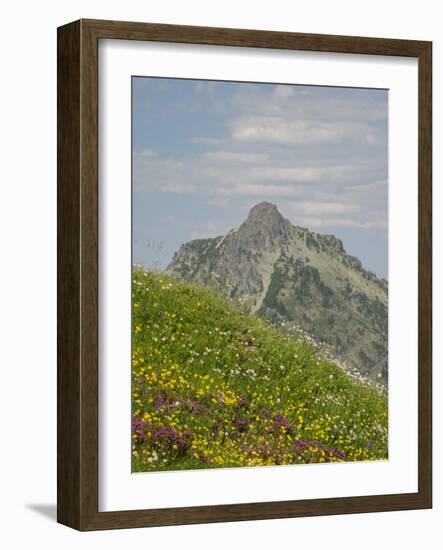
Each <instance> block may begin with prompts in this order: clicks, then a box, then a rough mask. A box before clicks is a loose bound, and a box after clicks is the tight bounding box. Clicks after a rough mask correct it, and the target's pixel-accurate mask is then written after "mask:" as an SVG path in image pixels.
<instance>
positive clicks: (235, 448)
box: [132, 268, 388, 472]
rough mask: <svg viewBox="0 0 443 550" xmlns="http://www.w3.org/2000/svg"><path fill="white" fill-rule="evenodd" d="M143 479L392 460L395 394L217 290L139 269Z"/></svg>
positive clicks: (138, 413) (135, 365)
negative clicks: (166, 473)
mask: <svg viewBox="0 0 443 550" xmlns="http://www.w3.org/2000/svg"><path fill="white" fill-rule="evenodd" d="M132 315H133V318H132V415H133V417H132V469H133V471H134V472H144V471H159V470H185V469H196V468H227V467H239V466H273V465H279V464H306V463H328V462H346V461H364V460H386V459H387V453H388V404H387V393H386V390H384V389H383V388H380V387H378V386H376V385H373V386H371V385H370V384H369V385H368V384H362V383H360V382H359V381H358V380H355V379H353V378H352V377H350V376H349V375H348V374H347V373H346V372H345V371H343V370H342V369H340V368H339V367H338V366H337V365H336V364H334V363H333V362H331V361H329V360H328V359H326V358H323V357H322V356H321V355H319V353H318V350H316V349H315V347H314V346H312V345H311V344H310V343H309V342H307V341H306V340H304V339H302V338H300V339H297V337H295V336H292V335H288V334H285V333H283V332H282V331H280V330H278V329H276V328H273V327H272V326H271V325H270V324H268V323H267V322H265V321H263V320H261V319H259V318H257V317H255V316H253V315H247V314H245V313H242V312H241V311H240V310H238V309H237V308H236V307H235V305H234V304H233V303H231V302H230V301H229V300H227V299H225V298H222V297H220V296H218V295H217V294H216V293H215V292H214V291H212V290H209V289H206V288H202V287H199V286H197V285H194V284H190V283H185V282H183V281H179V280H177V279H174V278H170V277H168V276H167V275H165V274H163V273H159V272H153V271H146V270H144V269H141V268H137V269H135V270H134V272H133V281H132Z"/></svg>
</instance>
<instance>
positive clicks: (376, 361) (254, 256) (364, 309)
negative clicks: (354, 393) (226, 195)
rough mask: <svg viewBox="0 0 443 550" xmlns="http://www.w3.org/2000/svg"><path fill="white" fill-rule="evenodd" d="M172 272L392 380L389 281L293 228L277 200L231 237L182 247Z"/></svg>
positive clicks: (329, 239) (326, 238)
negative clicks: (389, 374) (300, 331)
mask: <svg viewBox="0 0 443 550" xmlns="http://www.w3.org/2000/svg"><path fill="white" fill-rule="evenodd" d="M167 272H168V273H170V274H172V275H174V276H175V277H180V278H183V279H185V280H188V281H195V282H199V283H202V284H205V285H207V286H211V287H213V288H215V289H216V290H217V291H219V292H221V293H222V294H224V295H225V296H228V297H230V298H232V299H234V300H236V301H238V302H239V303H240V304H241V305H242V307H243V309H244V310H245V311H247V312H253V313H257V314H258V315H259V316H261V317H264V318H266V319H269V320H271V321H272V322H273V323H275V324H277V325H280V326H282V327H283V328H284V329H285V330H287V331H289V332H291V331H294V330H297V329H298V328H299V327H301V328H302V329H303V330H305V331H307V332H308V333H310V334H312V336H313V337H314V338H315V339H316V340H318V341H320V342H324V343H325V344H326V345H328V346H329V347H330V348H331V349H332V350H333V351H334V353H335V354H336V355H337V356H338V357H339V358H340V359H341V360H343V361H345V362H346V363H347V364H348V365H349V366H351V367H354V368H357V369H358V370H359V372H361V373H362V374H364V375H367V376H371V377H377V378H381V380H383V381H386V379H387V344H388V342H387V333H388V315H387V305H388V288H387V282H386V281H384V280H381V279H378V278H377V277H376V276H375V275H374V274H373V273H371V272H368V271H366V270H364V269H363V268H362V266H361V263H360V261H359V260H358V259H357V258H355V257H353V256H350V255H348V254H347V253H346V251H345V250H344V248H343V244H342V242H341V241H340V240H339V239H337V238H335V237H334V236H333V235H320V234H318V233H313V232H310V231H308V230H307V229H305V228H302V227H299V226H294V225H292V224H291V223H290V222H289V221H288V220H286V219H285V218H283V216H282V215H281V214H280V212H279V211H278V210H277V208H276V207H275V206H274V205H272V204H270V203H266V202H264V203H260V204H258V205H256V206H254V207H253V208H252V210H251V211H250V213H249V216H248V217H247V219H246V220H245V221H244V222H243V223H242V225H241V226H240V227H239V228H237V229H233V230H231V231H230V232H229V233H228V234H227V235H225V236H220V237H215V238H212V239H198V240H194V241H191V242H188V243H185V244H183V245H182V246H181V247H180V249H179V250H178V251H177V252H176V254H175V255H174V258H173V260H172V262H171V263H170V265H169V266H168V268H167Z"/></svg>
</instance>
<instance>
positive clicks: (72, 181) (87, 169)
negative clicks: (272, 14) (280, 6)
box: [57, 20, 432, 531]
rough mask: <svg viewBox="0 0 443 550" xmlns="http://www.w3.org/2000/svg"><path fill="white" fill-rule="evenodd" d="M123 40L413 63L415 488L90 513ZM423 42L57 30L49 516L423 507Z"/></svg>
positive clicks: (427, 347)
mask: <svg viewBox="0 0 443 550" xmlns="http://www.w3.org/2000/svg"><path fill="white" fill-rule="evenodd" d="M103 38H108V39H125V40H143V41H161V42H174V43H192V44H210V45H223V46H238V47H245V46H247V47H253V48H278V49H284V50H305V51H319V52H336V53H355V54H373V55H390V56H405V57H416V58H418V66H419V75H418V80H419V82H418V85H419V118H418V129H419V140H418V152H419V166H418V188H419V205H418V208H419V250H418V254H419V356H418V369H419V373H418V423H419V429H418V453H419V456H418V492H417V493H409V494H388V495H376V496H362V497H346V498H327V499H314V500H298V501H297V500H294V501H282V502H258V503H247V504H229V505H217V506H195V507H186V508H168V509H161V510H160V509H147V510H135V511H118V512H99V511H98V278H97V273H98V265H97V264H98V246H99V243H98V232H97V231H98V223H97V222H98V220H97V212H98V186H97V181H98V180H97V175H98V168H97V165H98V125H97V112H98V93H97V92H98V81H97V80H98V56H97V53H98V41H99V39H103ZM431 72H432V43H431V42H423V41H415V40H414V41H413V40H393V39H383V38H361V37H350V36H330V35H315V34H299V33H287V32H269V31H258V30H240V29H225V28H208V27H189V26H176V25H159V24H148V23H129V22H119V21H96V20H80V21H76V22H73V23H70V24H68V25H65V26H63V27H60V28H59V29H58V170H57V177H58V227H57V229H58V386H57V387H58V411H57V412H58V431H57V435H58V452H57V465H58V476H57V489H58V502H57V510H58V521H59V522H60V523H63V524H65V525H68V526H70V527H73V528H75V529H79V530H82V531H86V530H95V529H113V528H127V527H148V526H159V525H177V524H190V523H209V522H221V521H241V520H253V519H271V518H288V517H298V516H317V515H330V514H347V513H361V512H376V511H390V510H408V509H419V508H431V506H432V401H431V399H432V371H431V365H432V364H431V361H432V357H431V355H432V304H431V299H432V255H431V254H432V244H431V243H432V217H431V216H432V212H431V206H432V172H431V170H432V156H431V155H432V151H431V149H432V81H431Z"/></svg>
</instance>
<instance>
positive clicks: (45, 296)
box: [0, 0, 443, 550]
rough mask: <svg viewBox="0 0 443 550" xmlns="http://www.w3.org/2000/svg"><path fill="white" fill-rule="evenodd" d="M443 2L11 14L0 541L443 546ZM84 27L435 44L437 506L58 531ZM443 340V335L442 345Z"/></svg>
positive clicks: (1, 307)
mask: <svg viewBox="0 0 443 550" xmlns="http://www.w3.org/2000/svg"><path fill="white" fill-rule="evenodd" d="M440 4H441V3H440V2H438V1H437V0H435V1H433V0H422V1H421V2H420V3H418V2H416V1H414V2H410V1H405V0H403V1H397V0H395V1H391V2H386V1H385V0H372V1H371V2H365V3H361V2H355V1H354V0H332V1H331V0H317V1H312V2H307V1H305V2H299V3H297V2H294V1H293V0H292V1H291V0H287V1H286V0H273V2H271V3H270V2H266V3H265V2H262V3H260V2H258V1H257V0H244V1H243V2H239V1H238V0H224V1H221V0H215V1H213V2H208V1H204V0H186V1H185V2H183V1H180V0H163V1H162V2H157V3H153V2H136V1H134V0H125V1H122V0H118V1H116V0H106V1H105V0H77V1H76V2H69V3H68V2H66V1H64V2H63V1H61V2H53V1H49V0H40V2H31V1H29V0H28V1H20V0H17V1H16V2H14V4H12V3H8V4H7V6H4V7H3V9H2V16H3V17H2V20H3V25H2V33H1V35H0V40H1V50H0V51H1V54H2V63H1V67H2V82H1V86H0V94H1V101H0V131H1V151H2V161H1V164H0V170H1V173H2V175H1V180H0V181H1V186H0V193H1V200H0V224H1V228H0V235H1V249H0V250H1V253H2V255H1V258H2V267H1V271H0V280H1V284H0V323H1V334H2V338H1V344H0V353H1V362H0V364H1V369H2V371H1V372H2V378H1V381H0V409H1V410H0V421H1V426H2V429H1V432H0V433H1V438H2V446H1V453H0V476H1V484H0V514H1V515H0V517H1V525H2V527H1V529H0V541H2V542H6V544H5V547H6V548H21V547H27V546H28V545H32V546H34V547H35V546H36V547H37V548H39V547H45V548H48V549H52V548H59V547H62V548H64V549H70V548H76V547H78V545H80V544H81V545H82V547H83V548H85V549H88V548H91V549H92V548H95V547H96V546H97V545H98V544H103V545H106V547H107V548H108V549H109V550H111V549H112V548H122V547H123V546H125V547H126V548H134V549H137V548H140V547H142V546H146V545H149V547H150V548H155V547H156V546H160V547H162V548H173V547H178V548H182V549H187V548H192V549H193V550H198V549H199V548H202V549H203V548H211V549H218V548H220V549H221V548H234V549H236V548H240V547H241V546H243V547H246V548H257V549H260V548H268V547H270V546H275V544H276V542H277V540H279V541H281V542H280V544H281V545H282V547H296V546H302V545H303V546H305V547H307V548H313V549H316V548H320V547H321V546H324V545H330V546H332V547H339V548H341V549H343V550H345V549H348V548H349V549H351V548H352V549H353V550H355V549H356V548H358V549H359V550H360V549H366V548H368V549H374V548H383V549H385V548H389V547H393V548H394V547H396V548H397V547H398V548H402V549H409V548H415V547H417V546H419V547H422V546H424V545H427V546H428V547H429V546H430V547H431V548H432V547H435V546H436V544H437V541H438V540H439V539H440V538H441V529H440V525H441V522H442V520H443V490H442V489H443V487H442V472H443V470H442V467H441V463H442V451H443V429H442V427H443V426H442V418H443V399H442V398H441V391H442V381H443V376H442V370H441V362H442V359H443V349H442V338H441V334H442V330H443V318H442V308H441V305H442V286H441V284H439V283H438V281H439V280H440V281H441V280H442V279H443V258H442V250H443V243H442V236H443V222H442V216H441V212H442V209H443V192H442V188H441V185H440V183H441V180H442V176H443V174H442V159H441V155H440V152H441V151H442V148H443V136H442V130H443V126H442V99H441V98H442V97H443V72H442V66H443V64H442V61H443V38H442V37H441V20H442V13H440V12H441V11H442V10H441V8H440ZM80 17H90V18H100V19H120V20H133V21H152V22H159V23H177V24H193V25H209V26H225V27H238V28H260V29H268V30H282V31H299V32H314V33H332V34H348V35H366V36H380V37H392V38H409V39H425V40H433V41H434V212H435V213H434V219H435V225H434V243H435V245H434V254H435V256H434V281H435V291H434V298H435V316H434V323H435V324H434V326H435V330H434V350H435V356H434V373H435V375H434V401H435V422H434V442H435V443H434V450H435V475H434V480H435V481H434V487H435V499H434V510H432V511H413V512H398V513H392V512H391V513H384V514H369V515H353V516H334V517H326V518H307V519H288V520H274V521H262V522H247V523H232V524H219V525H200V526H184V527H173V528H170V527H168V528H157V529H139V530H132V531H113V532H103V533H77V532H75V531H73V530H70V529H67V528H65V527H62V526H59V525H57V524H56V523H55V519H54V518H55V498H56V497H55V494H56V482H55V468H56V456H55V454H56V440H55V434H56V418H55V407H56V393H55V391H56V292H55V285H56V27H57V26H59V25H62V24H64V23H66V22H69V21H72V20H75V19H78V18H80ZM439 336H440V338H439Z"/></svg>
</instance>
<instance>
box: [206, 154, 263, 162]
mask: <svg viewBox="0 0 443 550" xmlns="http://www.w3.org/2000/svg"><path fill="white" fill-rule="evenodd" d="M203 157H204V158H205V159H207V160H214V161H222V162H226V161H227V162H246V163H252V164H256V163H261V162H265V161H267V160H269V155H267V154H265V153H237V152H233V151H210V152H207V153H203Z"/></svg>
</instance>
